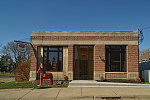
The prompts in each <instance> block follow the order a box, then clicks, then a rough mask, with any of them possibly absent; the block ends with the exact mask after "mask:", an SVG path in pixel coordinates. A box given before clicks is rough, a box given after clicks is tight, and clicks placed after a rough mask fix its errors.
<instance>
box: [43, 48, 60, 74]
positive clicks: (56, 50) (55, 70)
mask: <svg viewBox="0 0 150 100" xmlns="http://www.w3.org/2000/svg"><path fill="white" fill-rule="evenodd" d="M44 48H47V50H44ZM48 48H58V50H49V49H48ZM59 48H62V50H59ZM44 52H46V55H47V59H46V65H48V58H49V56H48V52H58V54H57V56H58V58H57V62H58V67H59V52H62V69H61V71H58V67H57V70H47V69H46V68H45V69H44V70H45V71H50V72H63V46H43V66H44Z"/></svg>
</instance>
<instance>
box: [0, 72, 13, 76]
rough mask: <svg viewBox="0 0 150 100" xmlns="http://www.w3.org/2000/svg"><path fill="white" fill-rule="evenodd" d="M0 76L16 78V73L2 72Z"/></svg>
mask: <svg viewBox="0 0 150 100" xmlns="http://www.w3.org/2000/svg"><path fill="white" fill-rule="evenodd" d="M0 76H14V73H8V72H6V73H2V72H0Z"/></svg>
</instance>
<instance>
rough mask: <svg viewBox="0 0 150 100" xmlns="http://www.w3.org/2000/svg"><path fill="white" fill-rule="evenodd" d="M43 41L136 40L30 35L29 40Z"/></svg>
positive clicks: (108, 37)
mask: <svg viewBox="0 0 150 100" xmlns="http://www.w3.org/2000/svg"><path fill="white" fill-rule="evenodd" d="M42 39H43V40H44V41H49V40H51V41H70V40H71V41H75V40H78V41H87V40H90V41H108V40H109V41H138V37H137V36H32V37H31V40H32V41H33V40H42Z"/></svg>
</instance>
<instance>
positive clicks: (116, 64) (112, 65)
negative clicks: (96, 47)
mask: <svg viewBox="0 0 150 100" xmlns="http://www.w3.org/2000/svg"><path fill="white" fill-rule="evenodd" d="M105 50H106V52H105V53H106V72H126V46H114V45H111V46H106V49H105Z"/></svg>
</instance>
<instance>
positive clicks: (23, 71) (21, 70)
mask: <svg viewBox="0 0 150 100" xmlns="http://www.w3.org/2000/svg"><path fill="white" fill-rule="evenodd" d="M29 73H30V63H29V61H27V62H22V63H21V64H19V65H18V66H17V67H16V69H15V71H14V75H15V80H16V81H17V82H24V81H29Z"/></svg>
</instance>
